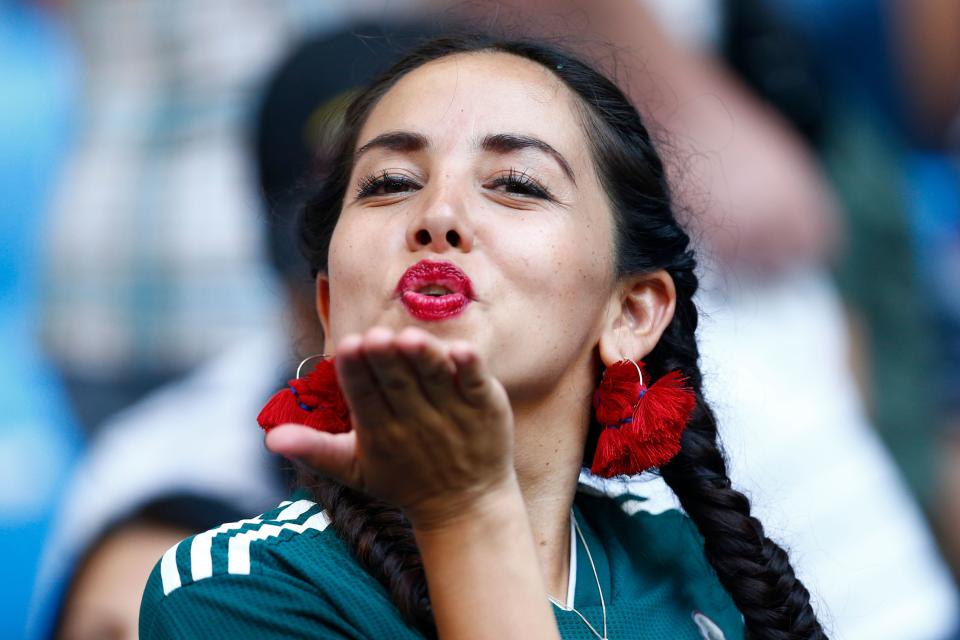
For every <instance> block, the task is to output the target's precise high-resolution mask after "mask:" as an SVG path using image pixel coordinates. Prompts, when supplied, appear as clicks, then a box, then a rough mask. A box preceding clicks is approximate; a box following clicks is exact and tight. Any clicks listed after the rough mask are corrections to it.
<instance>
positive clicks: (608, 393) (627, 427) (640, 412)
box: [590, 360, 696, 478]
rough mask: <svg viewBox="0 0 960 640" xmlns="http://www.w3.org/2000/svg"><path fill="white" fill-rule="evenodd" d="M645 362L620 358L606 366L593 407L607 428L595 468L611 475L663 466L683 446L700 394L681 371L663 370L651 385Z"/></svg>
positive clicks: (598, 418)
mask: <svg viewBox="0 0 960 640" xmlns="http://www.w3.org/2000/svg"><path fill="white" fill-rule="evenodd" d="M642 365H643V363H642V362H641V363H639V364H637V363H636V362H634V361H633V360H621V361H619V362H616V363H614V364H612V365H610V366H609V367H607V369H606V371H604V372H603V379H602V380H601V381H600V387H599V388H598V389H597V391H596V393H594V395H593V408H594V411H595V413H596V416H597V421H598V422H599V423H600V425H601V427H602V428H603V431H601V432H600V438H599V440H598V441H597V450H596V453H595V454H594V456H593V464H592V465H591V467H590V470H591V471H592V472H593V473H594V474H595V475H598V476H603V477H604V478H612V477H613V476H618V475H634V474H637V473H640V472H641V471H643V470H645V469H650V468H653V467H660V466H663V465H665V464H666V463H667V462H669V461H670V460H671V459H672V458H673V457H674V456H675V455H677V453H679V452H680V436H681V435H682V434H683V429H684V427H686V425H687V421H688V420H689V419H690V414H691V413H692V412H693V407H694V405H695V404H696V397H695V396H694V393H693V390H692V389H690V387H688V386H687V384H686V380H685V379H684V377H683V375H682V374H681V373H680V372H679V371H671V372H669V373H667V374H666V375H664V376H662V377H661V378H660V379H659V380H657V381H656V382H655V383H654V384H652V385H650V388H647V386H646V385H645V384H644V383H643V370H642V369H641V366H642Z"/></svg>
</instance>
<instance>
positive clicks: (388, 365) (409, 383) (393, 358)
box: [363, 328, 436, 419]
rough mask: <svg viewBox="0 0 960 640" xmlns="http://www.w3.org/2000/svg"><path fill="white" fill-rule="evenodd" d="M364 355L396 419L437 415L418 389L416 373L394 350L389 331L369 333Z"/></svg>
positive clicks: (378, 330) (393, 338)
mask: <svg viewBox="0 0 960 640" xmlns="http://www.w3.org/2000/svg"><path fill="white" fill-rule="evenodd" d="M363 352H364V355H365V356H366V358H367V362H368V363H369V364H370V369H371V371H372V372H373V375H374V377H376V379H377V381H378V382H379V383H380V393H381V394H383V397H384V398H385V399H386V401H387V404H388V405H390V408H391V410H392V411H393V414H394V415H395V416H397V417H400V418H405V419H409V418H416V417H420V418H427V419H429V418H431V417H432V416H435V415H436V409H435V408H434V406H433V405H432V404H431V403H430V401H429V400H428V399H427V398H426V396H425V395H424V393H423V391H422V390H421V388H420V381H419V376H418V374H417V372H416V371H415V370H414V368H413V367H412V366H411V364H410V363H409V362H407V360H406V358H404V357H403V356H402V355H400V353H399V351H398V350H397V345H396V338H395V336H394V333H393V332H392V331H390V330H389V329H384V328H374V329H371V330H370V331H368V332H367V334H366V335H365V336H364V340H363Z"/></svg>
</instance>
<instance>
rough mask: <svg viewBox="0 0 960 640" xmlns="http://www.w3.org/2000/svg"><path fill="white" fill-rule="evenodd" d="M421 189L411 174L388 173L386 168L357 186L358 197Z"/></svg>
mask: <svg viewBox="0 0 960 640" xmlns="http://www.w3.org/2000/svg"><path fill="white" fill-rule="evenodd" d="M419 189H420V185H419V184H418V183H417V182H416V180H414V179H413V178H411V177H410V176H405V175H403V174H402V173H387V171H386V170H383V171H381V172H380V173H375V174H371V175H369V176H367V177H365V178H364V179H363V180H361V181H360V186H359V187H357V198H370V197H373V196H388V195H392V194H396V193H406V192H408V191H417V190H419Z"/></svg>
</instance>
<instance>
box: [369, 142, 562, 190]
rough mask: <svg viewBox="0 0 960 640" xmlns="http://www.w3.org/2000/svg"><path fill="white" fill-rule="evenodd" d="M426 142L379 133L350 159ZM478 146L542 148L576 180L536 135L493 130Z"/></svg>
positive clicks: (557, 154)
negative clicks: (493, 132)
mask: <svg viewBox="0 0 960 640" xmlns="http://www.w3.org/2000/svg"><path fill="white" fill-rule="evenodd" d="M429 144H430V143H429V141H428V140H427V137H426V136H424V135H423V134H420V133H414V132H413V131H388V132H386V133H381V134H380V135H378V136H376V137H375V138H373V139H372V140H370V141H369V142H367V143H366V144H364V145H363V146H362V147H360V148H359V149H357V151H356V153H354V156H353V159H354V162H356V161H357V160H358V159H359V158H360V156H362V155H363V154H365V153H367V152H368V151H371V150H373V149H386V150H388V151H400V152H403V153H413V152H416V151H422V150H424V149H426V148H427V147H428V146H429ZM480 148H481V149H483V150H484V151H490V152H492V153H500V154H505V153H511V152H514V151H522V150H524V149H536V150H538V151H542V152H543V153H546V154H547V155H549V156H551V157H552V158H553V159H554V160H556V161H557V164H559V165H560V168H561V169H562V170H563V172H564V173H565V174H566V176H567V177H568V178H570V180H572V181H573V183H574V184H576V183H577V179H576V178H575V177H574V175H573V169H571V168H570V163H568V162H567V160H566V158H564V157H563V154H561V153H560V152H559V151H557V150H556V149H554V148H553V147H552V146H550V145H549V144H547V143H546V142H544V141H543V140H541V139H539V138H534V137H533V136H526V135H521V134H516V133H496V134H491V135H488V136H485V137H484V138H483V140H482V141H481V142H480Z"/></svg>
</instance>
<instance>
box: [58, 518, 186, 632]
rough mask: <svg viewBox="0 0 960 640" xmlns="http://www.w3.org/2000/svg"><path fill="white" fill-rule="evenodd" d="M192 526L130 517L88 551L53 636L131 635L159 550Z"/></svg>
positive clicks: (178, 538) (134, 630) (179, 537)
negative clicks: (129, 520) (126, 522)
mask: <svg viewBox="0 0 960 640" xmlns="http://www.w3.org/2000/svg"><path fill="white" fill-rule="evenodd" d="M191 533H193V532H192V531H186V530H183V529H178V528H174V527H165V526H161V525H153V524H146V523H132V524H129V525H125V526H123V527H122V528H120V529H118V530H116V531H114V532H113V533H111V534H109V535H108V536H107V537H105V538H104V539H103V541H102V542H101V543H100V544H99V545H97V547H96V548H94V550H93V551H92V552H91V553H90V555H89V556H88V557H87V559H86V561H85V562H84V564H83V566H82V567H81V569H80V571H79V573H78V574H77V576H76V578H75V579H74V580H73V583H72V586H71V589H70V593H69V595H68V596H67V600H66V603H65V604H64V608H63V616H62V618H61V622H60V627H59V631H58V633H57V637H58V638H61V639H62V640H133V639H135V638H136V637H137V629H138V616H139V613H140V598H141V596H142V595H143V585H144V584H146V582H147V578H148V577H149V576H150V571H151V570H152V569H153V566H154V565H155V564H156V562H157V558H159V557H160V556H161V555H163V552H164V551H166V550H167V549H169V548H170V547H171V546H173V545H174V544H176V543H177V542H179V541H180V540H182V539H183V538H184V536H187V535H190V534H191Z"/></svg>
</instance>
